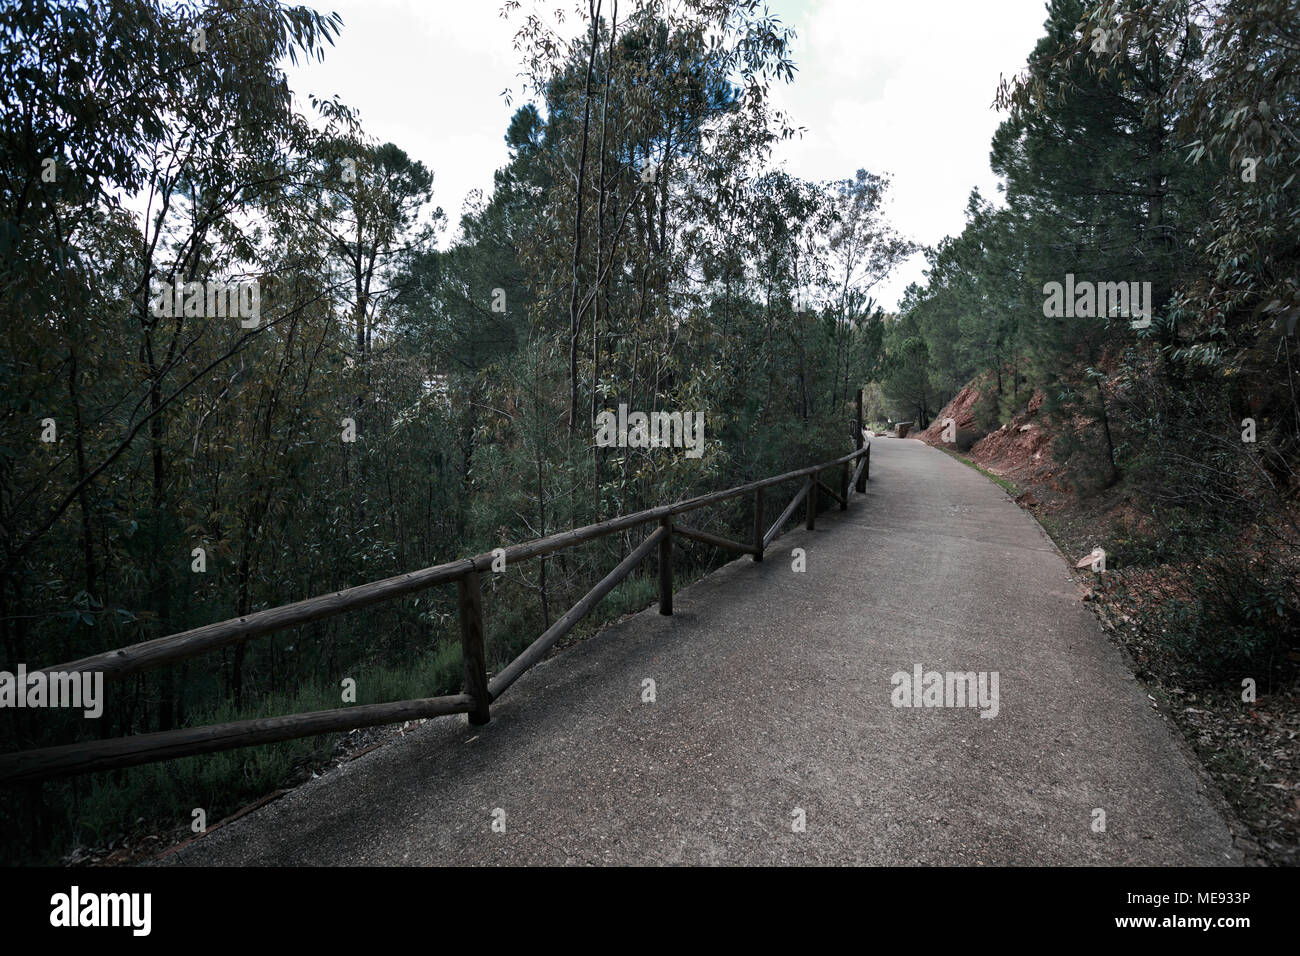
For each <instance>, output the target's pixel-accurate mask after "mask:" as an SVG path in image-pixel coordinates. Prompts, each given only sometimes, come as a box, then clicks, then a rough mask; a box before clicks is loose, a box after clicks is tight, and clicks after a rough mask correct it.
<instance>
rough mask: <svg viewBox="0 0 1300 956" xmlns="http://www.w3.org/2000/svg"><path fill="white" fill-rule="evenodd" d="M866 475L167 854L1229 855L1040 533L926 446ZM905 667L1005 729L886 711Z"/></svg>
mask: <svg viewBox="0 0 1300 956" xmlns="http://www.w3.org/2000/svg"><path fill="white" fill-rule="evenodd" d="M871 457H872V462H871V482H870V484H869V485H868V491H867V494H866V496H865V498H866V500H865V501H864V500H861V498H860V497H859V496H856V495H855V496H854V498H853V499H851V505H850V509H849V511H848V512H846V513H840V512H838V511H830V512H827V513H825V514H824V515H822V516H820V517H819V519H818V529H817V530H816V531H813V532H806V531H804V530H802V528H800V530H798V531H795V532H791V533H788V534H786V535H785V536H783V537H781V538H778V539H777V540H776V542H775V543H774V546H773V548H772V549H771V550H770V551H769V552H768V556H767V558H766V560H765V561H764V562H763V563H762V564H754V563H753V562H752V561H751V560H750V559H749V558H742V559H740V560H738V561H735V562H733V563H731V564H729V565H727V566H726V567H725V568H723V569H721V570H720V571H718V572H717V573H715V574H713V575H710V576H709V577H707V578H705V579H704V580H703V581H701V582H699V583H697V584H695V585H694V586H692V587H690V588H687V589H685V590H683V591H681V592H679V593H678V594H677V596H676V597H675V599H674V609H675V612H676V613H675V614H674V616H673V617H671V618H663V617H660V616H658V614H657V613H656V611H655V610H654V609H653V608H652V609H650V610H648V611H646V612H644V613H642V614H639V615H636V616H635V617H633V618H631V619H629V620H627V621H625V622H623V623H622V624H619V625H617V626H615V627H611V628H609V629H607V630H606V631H604V632H602V633H601V634H599V635H597V636H595V637H593V638H591V639H590V640H588V641H586V642H584V643H582V644H579V645H577V646H574V647H572V648H570V649H568V650H565V651H563V652H562V653H561V654H559V655H558V656H556V657H554V658H553V659H551V660H550V661H549V662H547V663H544V664H542V665H541V666H539V667H537V668H535V669H534V670H533V671H531V672H529V673H528V674H526V675H524V677H523V678H521V679H520V681H519V682H518V684H517V685H516V686H515V687H514V688H513V689H512V690H511V692H510V693H509V694H508V695H506V696H505V697H503V698H502V699H501V701H500V702H499V703H498V704H497V705H495V706H494V707H493V709H492V717H493V719H492V722H491V724H489V725H488V726H486V727H483V728H473V729H471V728H469V727H468V726H467V724H466V722H465V720H464V718H461V717H453V718H442V719H440V720H438V721H431V722H429V723H426V724H425V725H423V726H422V727H420V728H419V729H418V730H416V731H415V732H413V733H409V734H408V735H407V736H406V737H404V738H402V739H400V740H397V741H394V742H393V743H391V744H388V745H386V746H383V747H380V748H378V749H377V750H375V751H374V752H372V753H370V754H367V755H366V756H364V757H361V758H359V759H357V760H354V761H352V762H350V763H347V764H345V765H343V766H342V767H340V768H339V769H338V770H337V771H334V772H331V773H329V774H327V775H325V776H323V777H321V778H320V779H317V780H314V781H312V782H311V783H309V784H307V785H305V786H303V787H301V788H299V789H298V790H295V791H294V792H293V793H291V794H289V795H287V796H285V797H284V798H282V799H280V800H278V801H276V802H274V803H272V804H270V805H268V806H267V807H264V808H263V809H261V810H259V811H256V812H254V813H251V814H249V815H248V816H246V817H244V818H242V819H240V820H238V821H235V822H234V823H231V824H230V825H228V826H226V827H223V828H222V829H220V830H217V831H215V832H213V833H212V834H210V835H209V836H207V837H205V838H204V839H202V840H199V841H198V842H197V843H195V844H194V845H193V846H191V847H190V848H188V849H186V850H184V851H182V852H181V853H179V854H174V855H173V856H172V857H170V858H169V862H180V863H189V864H235V863H243V864H331V865H348V864H502V863H507V864H508V863H524V864H553V863H574V864H583V863H600V864H606V863H626V864H661V863H663V864H674V863H687V864H694V863H731V864H736V863H827V864H833V863H872V864H916V863H928V864H977V863H983V864H1063V863H1081V864H1110V863H1114V864H1146V865H1155V864H1230V863H1240V862H1241V857H1240V854H1239V853H1238V852H1237V851H1236V850H1235V849H1234V848H1233V846H1232V842H1231V838H1230V835H1229V832H1228V828H1227V826H1226V824H1225V823H1224V820H1223V818H1222V817H1221V816H1220V814H1219V812H1218V811H1217V810H1216V809H1214V806H1213V805H1212V802H1211V800H1210V799H1209V798H1208V796H1207V795H1206V793H1205V792H1204V787H1203V784H1202V783H1201V778H1200V777H1199V776H1198V773H1196V772H1194V771H1193V769H1192V766H1191V764H1190V762H1189V760H1188V758H1187V757H1186V756H1185V750H1184V748H1183V746H1182V744H1181V742H1180V741H1177V740H1175V738H1174V736H1173V733H1172V732H1171V728H1169V727H1168V726H1167V725H1166V722H1165V721H1164V720H1163V719H1162V718H1161V717H1160V716H1158V715H1157V714H1156V712H1155V711H1154V710H1153V709H1152V707H1151V704H1150V702H1149V701H1148V700H1147V698H1146V695H1145V694H1144V693H1143V691H1142V690H1141V689H1140V686H1139V685H1138V684H1137V683H1136V682H1135V681H1134V679H1133V677H1132V674H1131V672H1130V671H1129V670H1128V668H1127V666H1126V662H1125V660H1124V658H1123V656H1122V654H1121V653H1120V652H1119V651H1118V650H1117V649H1116V648H1114V647H1113V646H1112V645H1111V644H1109V643H1108V642H1107V640H1106V638H1105V636H1104V635H1103V633H1102V631H1101V629H1100V628H1099V626H1098V625H1097V623H1096V620H1095V618H1094V617H1093V616H1092V614H1091V613H1090V612H1089V611H1088V609H1087V608H1086V607H1085V605H1084V604H1083V603H1081V601H1080V599H1079V594H1078V589H1077V587H1076V586H1075V584H1074V583H1073V582H1072V580H1071V578H1070V575H1069V573H1068V571H1067V569H1066V564H1065V562H1064V561H1063V560H1062V558H1061V556H1060V554H1059V553H1058V552H1057V551H1056V549H1055V548H1054V547H1053V545H1052V543H1051V542H1050V541H1049V540H1048V539H1047V538H1046V537H1045V535H1044V534H1043V533H1042V531H1041V530H1040V529H1039V528H1038V526H1037V524H1036V523H1035V522H1034V521H1033V519H1032V518H1030V517H1029V516H1028V515H1026V514H1025V513H1023V512H1022V511H1021V510H1020V509H1019V508H1017V507H1016V505H1015V504H1014V503H1012V502H1011V501H1010V500H1009V499H1008V498H1007V497H1006V496H1005V495H1004V494H1003V492H1002V491H1001V489H999V488H998V487H997V486H996V485H995V484H993V483H992V482H990V481H988V480H987V479H985V478H983V477H982V476H980V475H979V474H977V473H976V472H975V471H973V470H971V469H969V468H966V467H965V466H964V465H962V464H960V463H959V462H956V461H953V460H952V459H951V458H949V457H947V456H946V455H944V454H943V453H941V452H939V451H936V450H935V449H932V448H930V447H928V446H926V445H923V444H921V443H920V442H917V441H912V440H898V439H877V440H876V442H875V444H874V446H873V448H872V456H871ZM794 490H795V489H794V488H793V487H791V488H790V489H789V491H790V493H791V494H793V492H794ZM776 499H777V496H775V495H769V505H768V507H769V509H772V510H773V513H774V509H776V508H779V507H781V506H782V505H784V503H785V502H784V500H781V501H778V500H776ZM742 533H743V531H742V530H740V529H737V531H736V534H737V535H738V536H739V535H741V534H742ZM795 547H799V548H804V549H806V551H807V562H808V570H807V572H806V573H803V574H796V573H794V572H793V571H792V570H791V560H790V552H791V549H792V548H795ZM486 610H487V613H488V614H489V615H490V614H491V612H492V609H491V606H490V602H489V605H488V607H487V608H486ZM917 663H920V664H923V665H924V666H925V669H927V670H930V669H934V670H939V671H950V670H951V671H968V670H970V671H997V672H998V673H999V675H1000V681H999V690H1000V713H999V714H998V716H997V717H996V718H993V719H984V718H980V717H979V713H978V711H977V710H973V709H959V708H932V709H902V708H895V707H893V706H891V703H890V693H891V691H892V689H893V687H892V685H891V683H890V676H891V675H892V674H894V673H895V672H896V671H911V670H912V667H913V665H914V664H917ZM647 677H649V678H653V679H654V680H655V682H656V685H657V697H658V699H657V701H656V702H655V703H653V704H646V703H642V702H641V682H642V679H643V678H647ZM796 807H798V808H802V809H803V810H804V811H805V813H806V818H807V828H806V831H805V832H802V833H796V832H792V828H791V824H792V822H793V820H794V817H793V816H792V813H793V811H794V809H795V808H796ZM495 808H501V809H503V810H504V811H505V819H506V830H505V832H504V833H495V832H493V831H492V829H491V823H492V812H493V810H494V809H495ZM1095 808H1100V809H1103V810H1105V813H1106V829H1105V832H1103V833H1097V832H1093V829H1092V827H1091V823H1092V821H1093V810H1094V809H1095Z"/></svg>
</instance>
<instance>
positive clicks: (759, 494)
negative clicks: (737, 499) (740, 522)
mask: <svg viewBox="0 0 1300 956" xmlns="http://www.w3.org/2000/svg"><path fill="white" fill-rule="evenodd" d="M763 531H764V528H763V489H762V488H756V489H755V490H754V560H755V561H762V560H763Z"/></svg>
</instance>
